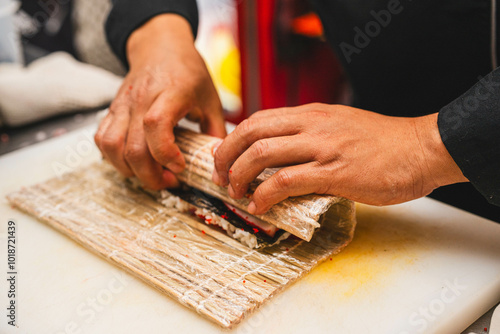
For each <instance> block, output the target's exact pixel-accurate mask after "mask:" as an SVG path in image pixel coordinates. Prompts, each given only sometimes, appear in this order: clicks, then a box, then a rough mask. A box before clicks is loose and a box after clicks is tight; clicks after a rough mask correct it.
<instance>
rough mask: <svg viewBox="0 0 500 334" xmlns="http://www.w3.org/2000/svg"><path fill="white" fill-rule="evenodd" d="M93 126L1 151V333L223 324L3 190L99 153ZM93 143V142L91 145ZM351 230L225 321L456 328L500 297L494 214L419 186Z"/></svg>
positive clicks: (365, 209) (336, 329)
mask: <svg viewBox="0 0 500 334" xmlns="http://www.w3.org/2000/svg"><path fill="white" fill-rule="evenodd" d="M93 132H94V129H93V128H86V129H84V130H82V131H78V132H73V133H70V134H67V135H65V136H62V137H59V138H56V139H51V140H49V141H47V142H44V143H41V144H38V145H35V146H32V147H28V148H25V149H22V150H20V151H17V152H13V153H10V154H8V155H5V156H3V157H1V158H0V187H1V189H0V196H1V198H0V268H2V269H1V271H0V273H1V274H0V277H2V278H1V279H0V305H2V307H1V309H2V310H3V311H0V333H37V334H44V333H51V334H53V333H92V334H98V333H120V334H122V333H134V334H135V333H219V332H221V330H220V329H219V328H218V327H216V326H215V325H213V324H212V323H210V322H208V321H207V320H205V319H203V318H201V317H199V316H198V315H197V314H195V313H194V312H193V311H191V310H189V309H187V308H185V307H183V306H181V305H180V304H177V303H176V302H174V301H172V300H170V299H169V298H168V297H165V296H163V295H162V294H161V293H158V292H157V291H156V290H154V289H153V288H150V287H149V286H147V285H146V284H144V283H143V282H142V281H140V280H138V279H135V278H133V277H132V276H129V275H128V274H124V273H122V271H121V270H119V269H117V268H116V267H114V266H112V265H110V264H108V263H107V262H106V261H105V260H103V259H101V258H99V257H97V256H96V255H94V254H92V253H90V252H88V251H86V250H85V249H84V248H83V247H80V246H79V245H77V244H76V243H74V242H72V241H70V240H69V239H67V238H66V237H64V236H63V235H61V234H59V233H57V232H56V231H54V230H52V229H51V228H49V227H47V226H45V225H44V224H43V223H40V222H38V221H36V220H35V219H33V218H31V217H29V216H27V215H25V214H22V213H20V212H18V211H16V210H13V209H12V208H10V206H9V205H8V204H7V202H6V200H5V198H4V197H5V194H7V193H9V192H11V191H14V190H16V189H18V188H19V187H21V186H23V185H30V184H32V183H35V182H40V181H43V180H45V179H47V178H49V177H52V176H55V175H56V171H60V170H65V169H71V168H74V167H79V166H82V165H84V164H86V163H89V162H92V161H95V160H96V159H99V154H98V152H97V150H96V149H95V148H94V147H93V138H92V135H93ZM90 148H91V149H90ZM9 219H14V220H15V222H16V223H17V236H18V244H17V247H18V249H17V250H18V259H17V265H18V272H19V276H18V285H17V293H18V299H17V304H18V313H17V316H18V318H17V319H18V326H19V327H18V328H12V327H11V326H8V325H7V318H6V312H7V311H6V310H5V307H4V306H5V305H7V296H6V295H7V285H6V283H7V282H6V279H4V278H3V277H5V276H6V272H7V270H6V262H7V259H6V258H7V256H6V248H7V247H6V230H7V221H8V220H9ZM358 221H359V223H358V229H357V232H356V236H355V238H354V241H353V242H352V244H351V245H350V246H348V247H347V248H346V249H345V250H344V251H343V252H342V253H341V254H339V255H337V256H335V257H333V258H332V260H331V261H327V262H326V263H324V264H322V265H321V266H320V267H318V268H316V269H315V270H314V271H313V272H312V273H310V274H309V275H307V276H306V277H305V278H304V279H302V280H300V281H299V282H297V283H296V284H294V285H293V286H291V287H290V288H289V289H287V290H285V291H284V292H283V293H282V294H281V295H279V296H278V297H277V298H274V299H273V300H271V301H270V302H269V303H268V304H267V305H265V306H264V307H263V308H261V309H260V310H258V311H257V312H255V313H254V314H253V315H252V316H250V317H249V318H248V319H246V320H244V321H243V322H242V323H241V325H240V326H238V327H236V328H235V329H234V330H233V331H232V332H233V333H287V334H290V333H308V332H309V333H384V334H386V333H397V334H399V333H440V334H443V333H446V334H447V333H459V332H460V331H461V330H463V329H465V328H466V327H467V326H468V325H470V324H471V323H472V322H473V321H474V320H475V319H477V318H478V317H479V316H481V315H482V314H483V313H484V312H486V311H487V310H488V309H489V308H491V307H492V306H493V305H494V304H495V303H497V302H498V301H499V300H500V225H499V224H495V223H492V222H490V221H488V220H485V219H482V218H479V217H476V216H473V215H471V214H468V213H465V212H463V211H460V210H457V209H454V208H451V207H449V206H447V205H444V204H441V203H439V202H437V201H434V200H431V199H428V198H424V199H420V200H416V201H413V202H410V203H407V204H403V205H397V206H391V207H381V208H375V207H369V206H359V207H358Z"/></svg>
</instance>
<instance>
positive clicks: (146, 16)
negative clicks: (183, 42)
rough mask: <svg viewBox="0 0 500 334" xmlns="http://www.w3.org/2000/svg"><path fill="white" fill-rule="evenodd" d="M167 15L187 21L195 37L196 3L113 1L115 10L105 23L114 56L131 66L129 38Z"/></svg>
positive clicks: (158, 0)
mask: <svg viewBox="0 0 500 334" xmlns="http://www.w3.org/2000/svg"><path fill="white" fill-rule="evenodd" d="M165 13H172V14H177V15H179V16H181V17H184V18H185V19H186V21H188V22H189V25H190V27H191V31H192V33H193V36H195V37H196V32H197V31H198V7H197V6H196V0H182V1H178V0H146V1H137V0H113V8H112V9H111V12H110V13H109V16H108V20H107V21H106V37H107V38H108V42H109V44H110V45H111V48H112V49H113V51H114V52H115V54H116V55H117V56H118V57H119V58H120V60H121V61H122V62H123V63H124V64H125V65H128V61H127V53H126V44H127V40H128V38H129V37H130V35H131V34H132V33H133V32H134V31H135V30H136V29H137V28H139V27H140V26H142V25H143V24H144V23H146V22H147V21H149V20H150V19H152V18H153V17H155V16H157V15H160V14H165Z"/></svg>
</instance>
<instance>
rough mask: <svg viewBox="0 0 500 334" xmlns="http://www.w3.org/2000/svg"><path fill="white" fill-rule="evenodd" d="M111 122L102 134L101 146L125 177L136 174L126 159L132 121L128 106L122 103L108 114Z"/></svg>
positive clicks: (108, 158) (107, 157)
mask: <svg viewBox="0 0 500 334" xmlns="http://www.w3.org/2000/svg"><path fill="white" fill-rule="evenodd" d="M108 115H109V116H110V118H109V119H110V124H109V125H108V126H107V128H106V131H104V133H103V134H102V138H101V140H100V141H101V147H102V150H103V151H104V152H106V159H107V160H108V161H109V162H111V164H112V165H113V166H114V167H115V168H116V169H117V170H118V171H119V172H120V173H121V174H123V175H124V176H125V177H131V176H133V175H134V173H133V171H132V170H131V169H130V167H129V165H128V164H127V162H126V161H125V157H124V150H125V143H126V141H127V132H128V127H129V122H130V113H129V109H128V107H127V106H125V105H122V106H121V107H118V108H116V109H113V110H112V111H110V113H109V114H108Z"/></svg>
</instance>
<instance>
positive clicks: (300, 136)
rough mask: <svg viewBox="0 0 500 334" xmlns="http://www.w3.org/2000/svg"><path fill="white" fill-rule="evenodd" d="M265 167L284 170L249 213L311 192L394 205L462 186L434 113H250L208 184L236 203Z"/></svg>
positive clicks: (306, 109)
mask: <svg viewBox="0 0 500 334" xmlns="http://www.w3.org/2000/svg"><path fill="white" fill-rule="evenodd" d="M284 166H285V167H284ZM268 167H284V168H283V169H281V170H279V171H278V172H277V173H276V174H274V175H273V176H272V177H271V178H269V179H268V180H267V181H265V182H263V183H262V184H261V185H259V187H257V189H256V190H255V192H254V194H253V198H252V202H251V203H250V204H249V206H248V212H249V213H251V214H263V213H265V212H266V211H267V210H269V208H271V206H272V205H274V204H276V203H278V202H280V201H282V200H284V199H286V198H287V197H290V196H299V195H304V194H310V193H318V194H331V195H337V196H342V197H346V198H349V199H352V200H355V201H358V202H362V203H367V204H373V205H387V204H396V203H401V202H405V201H409V200H412V199H415V198H419V197H422V196H425V195H427V194H429V193H430V192H431V191H432V190H433V189H435V188H437V187H439V186H442V185H446V184H451V183H455V182H466V181H467V179H466V178H465V177H464V176H463V174H462V172H461V171H460V169H459V168H458V166H457V165H456V164H455V162H454V161H453V159H452V158H451V156H450V155H449V153H448V151H447V150H446V148H445V146H444V144H443V143H442V141H441V137H440V135H439V130H438V127H437V114H433V115H429V116H424V117H419V118H403V117H388V116H383V115H380V114H376V113H372V112H369V111H365V110H360V109H355V108H350V107H346V106H340V105H324V104H309V105H304V106H300V107H295V108H283V109H274V110H266V111H260V112H257V113H255V114H254V115H252V116H251V117H250V118H249V119H247V120H245V121H244V122H242V123H241V124H240V125H238V127H236V129H235V130H234V131H233V132H232V133H231V134H229V135H228V136H227V137H226V139H224V141H223V142H222V144H220V146H219V147H218V148H217V150H216V152H215V171H214V174H213V181H214V182H215V183H217V184H220V185H223V186H226V185H228V192H229V195H230V196H231V197H233V198H235V199H239V198H241V197H242V196H243V195H244V194H245V192H246V191H247V190H248V186H249V183H250V182H252V181H253V180H254V179H255V178H256V177H257V176H258V175H259V174H260V173H261V172H262V171H263V170H264V169H265V168H268Z"/></svg>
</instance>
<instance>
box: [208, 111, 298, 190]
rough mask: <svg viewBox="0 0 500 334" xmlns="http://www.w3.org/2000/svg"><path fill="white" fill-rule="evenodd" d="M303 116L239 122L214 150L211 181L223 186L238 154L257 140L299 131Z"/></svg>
mask: <svg viewBox="0 0 500 334" xmlns="http://www.w3.org/2000/svg"><path fill="white" fill-rule="evenodd" d="M304 117H305V116H298V117H281V118H280V117H271V118H265V119H260V118H256V119H252V118H250V119H246V120H244V121H243V122H241V123H240V125H238V126H237V127H236V129H235V130H234V131H233V132H231V133H230V134H229V135H228V136H227V137H226V138H225V139H224V141H223V142H222V144H221V145H220V146H219V147H218V148H217V151H216V152H215V156H214V163H215V171H214V177H213V181H214V182H215V183H217V184H220V185H223V186H225V185H227V184H228V179H227V174H228V171H229V169H230V167H231V166H232V164H233V163H234V162H235V161H236V159H237V158H238V156H240V155H241V154H242V153H243V152H245V151H246V150H247V149H248V148H249V147H250V146H251V145H252V144H253V143H255V142H256V141H258V140H261V139H265V138H271V137H281V136H290V135H294V134H297V133H299V132H300V131H301V129H302V127H303V124H304ZM217 181H218V182H217Z"/></svg>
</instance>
